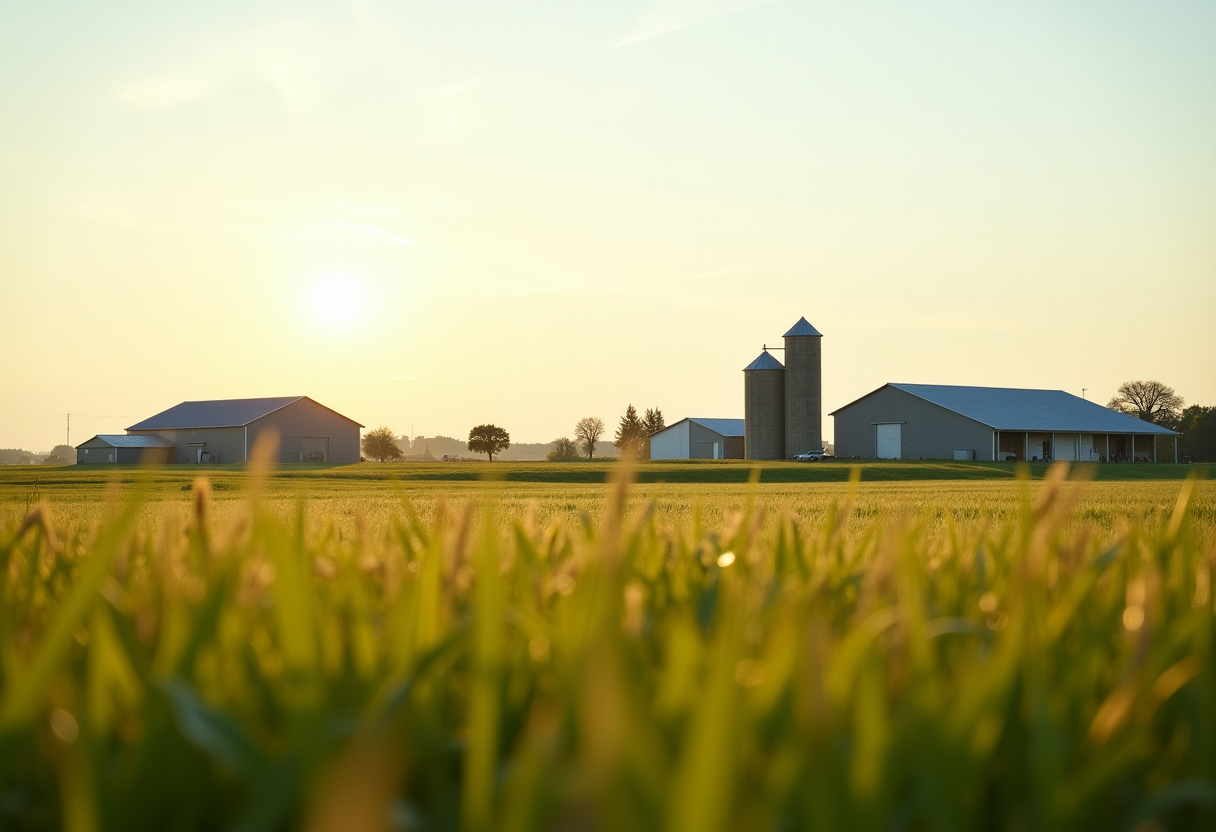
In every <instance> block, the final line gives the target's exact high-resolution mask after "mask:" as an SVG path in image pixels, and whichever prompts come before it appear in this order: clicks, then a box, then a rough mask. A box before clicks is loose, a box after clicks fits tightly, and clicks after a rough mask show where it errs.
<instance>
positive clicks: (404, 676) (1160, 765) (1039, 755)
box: [0, 466, 1216, 832]
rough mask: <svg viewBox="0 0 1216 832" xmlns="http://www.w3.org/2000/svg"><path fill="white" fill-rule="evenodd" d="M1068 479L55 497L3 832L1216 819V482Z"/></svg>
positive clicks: (38, 555)
mask: <svg viewBox="0 0 1216 832" xmlns="http://www.w3.org/2000/svg"><path fill="white" fill-rule="evenodd" d="M1065 472H1066V468H1065V467H1063V466H1058V467H1056V468H1053V469H1052V471H1051V473H1050V474H1049V475H1048V476H1047V478H1046V479H1045V480H1044V481H1043V482H1040V483H1035V484H1031V483H1028V482H1022V483H1017V482H1011V483H1000V484H999V485H1000V486H1001V488H1002V489H1003V490H1001V491H1000V492H999V494H1000V499H999V500H995V501H994V500H990V499H986V498H985V497H984V495H983V493H981V492H976V491H957V492H952V491H951V489H950V488H949V486H951V485H952V484H949V483H946V484H943V485H942V486H941V487H942V488H943V489H944V491H943V493H944V494H946V496H945V497H942V498H941V500H940V501H939V502H935V500H934V499H933V498H932V497H929V498H926V496H925V495H924V493H923V490H919V489H918V490H916V491H912V490H909V489H905V490H903V491H901V490H900V489H901V488H903V484H892V485H891V486H890V487H889V489H890V490H888V491H886V492H882V493H876V492H874V491H867V490H866V489H865V488H864V487H860V486H858V485H857V484H856V483H854V485H853V486H852V487H851V488H850V489H849V490H848V492H847V493H845V492H843V491H842V490H841V488H840V487H839V486H836V487H835V489H834V490H833V491H831V492H827V491H824V492H818V493H816V494H815V496H814V498H813V501H812V503H813V505H812V504H808V505H803V506H801V508H800V504H799V503H797V501H796V500H797V498H798V496H799V494H804V493H805V491H798V492H794V491H791V492H789V493H788V494H787V495H786V496H785V497H783V496H782V494H784V493H785V492H781V491H773V490H772V489H774V488H780V486H767V487H766V486H760V487H755V488H751V489H749V488H747V487H746V486H725V485H724V486H720V487H721V488H724V489H733V490H728V491H724V492H722V495H719V497H720V499H719V498H715V497H713V494H714V492H708V493H709V494H710V498H709V499H704V500H702V499H698V500H694V501H687V500H686V501H685V502H683V503H681V504H680V505H679V507H678V510H674V511H673V510H665V509H664V502H663V501H664V499H665V495H666V496H668V497H670V496H671V495H672V494H673V493H674V492H668V491H665V490H664V489H665V488H669V486H662V485H646V486H633V487H632V490H631V488H630V487H629V486H627V485H626V484H625V483H623V482H621V483H618V484H617V485H615V486H612V487H605V486H594V487H592V486H589V487H588V488H589V489H590V490H588V492H587V493H586V494H581V495H580V494H579V493H576V492H577V490H576V489H571V488H569V487H567V488H566V489H565V490H564V492H563V493H562V494H558V493H557V492H553V491H545V492H543V493H544V494H545V495H546V497H545V499H543V500H540V501H538V502H537V503H536V504H535V505H533V506H532V507H531V508H529V507H527V503H528V502H529V500H530V498H529V495H528V492H527V491H526V489H525V490H522V491H521V490H520V489H521V488H523V487H524V485H523V484H510V485H504V487H503V488H502V489H498V488H493V487H490V486H486V487H482V488H478V489H471V490H470V491H469V492H468V493H467V494H466V495H465V496H466V497H467V499H460V498H459V494H458V498H457V500H456V501H455V502H448V501H446V500H443V499H439V498H435V497H434V496H433V495H430V494H426V495H422V494H420V493H418V492H411V491H409V490H408V489H407V490H405V491H400V490H392V491H391V493H386V494H384V495H382V496H381V497H379V498H377V500H376V501H374V506H375V510H374V511H373V510H372V505H373V504H363V505H362V506H361V505H360V504H359V503H358V500H361V499H366V495H364V496H362V497H361V496H360V495H359V494H357V493H352V494H348V495H342V496H333V497H332V500H334V501H338V502H326V500H327V499H329V498H325V499H316V498H317V497H318V495H316V494H314V493H312V492H296V493H295V494H294V495H293V494H292V493H290V492H286V493H285V492H284V491H283V490H282V489H279V490H277V491H276V490H275V488H274V487H273V483H267V482H266V481H264V480H259V479H258V478H256V477H254V478H253V479H252V480H250V481H249V485H250V489H251V490H250V491H249V492H248V493H246V492H245V491H244V490H241V491H240V492H239V493H236V492H230V493H228V494H224V493H223V491H222V490H221V491H218V492H214V493H213V491H212V488H211V486H210V485H209V484H208V483H207V482H206V481H200V482H199V483H198V484H197V485H196V486H195V487H194V490H193V492H191V493H190V496H191V498H192V502H191V503H190V505H191V508H190V510H189V511H188V512H185V513H178V512H176V511H173V510H169V509H166V508H164V507H163V506H162V507H159V508H157V507H155V506H156V504H157V502H158V499H159V500H160V501H162V502H163V500H164V496H165V495H164V494H163V493H158V491H157V485H156V483H154V482H149V483H146V484H144V485H142V486H141V485H140V484H139V483H134V484H131V485H128V486H126V487H125V489H124V490H123V491H122V492H116V493H113V494H111V495H110V497H109V499H108V500H105V499H98V497H99V496H100V495H97V494H94V495H93V497H92V499H91V501H89V502H88V505H84V504H81V505H77V504H73V503H72V501H71V500H68V499H64V500H54V501H53V502H54V505H53V506H48V505H47V503H45V502H41V501H39V497H40V496H41V495H40V494H39V493H38V492H37V491H31V492H29V494H28V497H27V500H26V502H27V503H28V504H29V505H28V508H27V506H26V505H21V506H20V510H18V508H17V506H16V502H15V501H14V500H12V499H9V500H8V501H7V502H6V503H5V509H6V510H5V512H4V514H2V515H0V581H2V583H0V828H3V829H31V830H35V829H36V830H41V829H48V830H49V829H61V828H62V829H68V830H94V829H106V830H109V829H114V830H144V829H147V830H161V829H183V830H185V829H200V830H202V829H223V828H230V829H241V830H275V829H287V828H303V829H317V830H322V829H347V830H364V829H367V830H371V829H403V830H406V829H417V830H456V829H464V830H475V831H476V830H488V829H506V830H512V829H517V830H531V829H561V830H583V829H586V830H637V829H672V830H682V829H687V830H697V832H702V831H703V830H704V831H705V832H712V831H713V830H726V829H749V830H751V829H760V830H767V829H823V830H900V829H909V830H922V829H923V830H978V829H984V830H1023V829H1024V830H1032V829H1033V830H1056V829H1059V830H1070V832H1071V830H1086V829H1095V830H1097V829H1101V830H1119V829H1127V830H1136V829H1140V830H1150V829H1168V830H1172V829H1179V830H1182V829H1188V830H1189V829H1211V828H1216V652H1214V651H1216V647H1214V645H1213V636H1214V635H1216V614H1214V606H1213V598H1212V592H1211V584H1212V573H1213V570H1214V569H1216V542H1214V541H1216V516H1214V515H1213V512H1212V499H1211V491H1210V489H1209V488H1206V487H1204V486H1196V485H1195V484H1193V483H1186V484H1182V483H1172V484H1168V485H1163V484H1159V487H1160V488H1164V489H1165V490H1166V491H1168V492H1169V493H1168V499H1166V500H1165V502H1163V499H1165V498H1163V496H1162V494H1159V493H1157V492H1153V493H1152V496H1151V497H1150V498H1149V499H1147V500H1144V499H1141V500H1140V501H1139V502H1137V501H1135V500H1133V501H1131V503H1129V504H1120V503H1119V502H1118V492H1115V491H1109V492H1103V491H1102V488H1103V487H1109V486H1110V484H1108V483H1096V484H1083V483H1076V482H1068V481H1066V480H1065ZM221 482H222V481H221ZM218 484H219V483H218V482H217V485H218ZM935 487H936V486H935ZM1123 487H1124V488H1131V487H1132V486H1129V485H1127V484H1124V486H1123ZM1134 487H1135V488H1147V487H1149V486H1148V485H1139V484H1137V485H1136V486H1134ZM542 488H544V487H543V486H542ZM549 488H551V487H549ZM706 488H708V486H706ZM764 488H768V489H769V490H768V491H765V490H763V489H764ZM801 488H802V489H805V488H806V487H805V486H802V487H801ZM1095 491H1097V492H1098V498H1097V499H1095V497H1094V494H1095ZM128 492H133V493H128ZM141 492H142V493H141ZM698 493H700V494H702V495H704V494H705V493H707V492H704V491H700V492H698ZM901 494H902V496H901ZM959 494H963V495H964V497H963V498H960V497H959ZM486 495H495V496H496V497H497V498H498V499H496V500H489V499H484V498H485V497H486ZM631 495H632V498H631ZM966 495H970V496H966ZM183 496H185V495H183ZM533 496H535V494H534V495H533ZM914 496H915V497H916V498H917V500H919V502H915V505H912V503H913V500H912V497H914ZM650 499H653V500H655V502H654V503H652V502H650ZM340 501H353V502H350V503H349V504H348V503H341V504H342V505H344V506H346V507H345V508H344V509H343V510H342V512H341V517H335V514H336V513H337V512H335V506H336V505H338V504H339V502H340ZM512 501H516V503H520V502H522V503H523V505H518V504H514V503H512ZM546 501H547V502H546ZM563 501H564V502H563ZM968 501H969V502H968ZM419 504H421V507H420V506H419ZM542 505H544V506H546V507H545V508H542V507H541V506H542ZM935 505H936V506H937V509H934V506H935ZM90 506H91V510H90ZM150 506H153V508H152V509H151V510H150ZM220 508H222V511H217V509H220ZM584 508H589V509H590V512H586V511H583V509H584ZM64 513H68V514H71V515H72V517H71V519H64V518H63V516H62V515H63V514H64ZM215 514H219V515H220V516H218V517H217V516H212V515H215Z"/></svg>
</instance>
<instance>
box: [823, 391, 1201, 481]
mask: <svg viewBox="0 0 1216 832" xmlns="http://www.w3.org/2000/svg"><path fill="white" fill-rule="evenodd" d="M831 415H832V416H833V417H835V419H836V437H835V443H836V455H837V456H855V457H864V458H878V459H980V460H1002V461H1007V460H1032V461H1033V460H1072V461H1092V462H1107V461H1113V462H1122V461H1136V462H1155V461H1157V437H1173V438H1174V441H1173V442H1172V443H1171V445H1172V453H1171V457H1172V458H1173V459H1174V460H1175V461H1176V460H1177V457H1178V444H1177V437H1178V434H1176V433H1175V432H1174V431H1172V430H1168V429H1166V428H1163V427H1161V426H1159V425H1154V424H1152V423H1150V422H1144V421H1141V420H1140V419H1137V418H1136V417H1134V416H1128V415H1126V414H1123V413H1119V412H1117V411H1114V410H1110V409H1108V408H1105V407H1103V406H1101V405H1099V404H1095V403H1094V402H1091V401H1086V400H1085V399H1082V398H1079V397H1077V396H1074V395H1072V394H1070V393H1065V392H1064V391H1063V390H1019V389H1011V388H1004V387H955V386H950V385H945V384H886V385H883V386H882V387H880V388H878V389H877V390H875V391H873V392H872V393H868V394H867V395H865V396H862V397H861V398H860V399H857V400H856V401H854V402H851V403H849V404H846V405H845V406H844V407H841V408H839V409H838V410H836V411H834V412H833V413H832V414H831Z"/></svg>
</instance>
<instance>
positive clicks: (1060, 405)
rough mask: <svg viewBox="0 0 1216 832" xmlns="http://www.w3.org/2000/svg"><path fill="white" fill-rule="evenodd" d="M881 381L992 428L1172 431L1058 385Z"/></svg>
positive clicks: (1167, 434) (1086, 431) (1108, 431)
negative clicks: (1031, 386)
mask: <svg viewBox="0 0 1216 832" xmlns="http://www.w3.org/2000/svg"><path fill="white" fill-rule="evenodd" d="M887 386H888V387H894V388H895V389H897V390H902V391H904V392H905V393H910V394H911V395H913V396H916V397H918V398H921V399H924V400H925V401H927V402H932V403H933V404H935V405H938V406H939V407H944V408H946V409H947V410H952V411H954V412H955V413H958V414H960V415H962V416H966V417H967V418H968V419H974V420H975V421H977V422H980V423H982V424H985V425H987V426H988V427H991V428H995V429H996V430H1023V431H1026V430H1029V431H1044V432H1046V431H1056V432H1061V433H1140V434H1157V435H1160V436H1174V435H1176V434H1175V432H1174V431H1172V430H1170V429H1169V428H1163V427H1161V426H1160V425H1154V424H1153V423H1151V422H1145V421H1143V420H1141V419H1137V418H1136V417H1135V416H1129V415H1127V414H1126V413H1120V412H1119V411H1117V410H1111V409H1110V408H1107V407H1103V406H1102V405H1100V404H1097V403H1096V402H1091V401H1087V400H1085V399H1082V398H1080V397H1078V396H1074V395H1072V394H1071V393H1065V392H1064V391H1063V390H1021V389H1017V388H1010V387H956V386H953V385H948V384H895V383H892V384H888V385H887ZM836 412H839V411H836Z"/></svg>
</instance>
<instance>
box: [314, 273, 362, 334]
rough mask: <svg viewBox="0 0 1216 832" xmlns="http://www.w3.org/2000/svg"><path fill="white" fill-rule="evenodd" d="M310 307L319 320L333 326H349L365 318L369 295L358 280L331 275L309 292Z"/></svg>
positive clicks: (315, 317)
mask: <svg viewBox="0 0 1216 832" xmlns="http://www.w3.org/2000/svg"><path fill="white" fill-rule="evenodd" d="M308 307H309V309H310V310H311V312H312V316H313V318H314V319H315V320H316V321H317V322H319V323H321V324H324V325H326V326H331V327H348V326H352V325H354V324H356V323H358V322H359V321H361V320H362V319H363V317H364V311H365V309H366V307H367V296H366V292H365V291H364V289H363V285H362V284H361V283H359V282H358V281H356V280H352V279H351V278H349V277H331V278H327V279H325V280H321V281H319V282H317V284H316V285H314V286H313V288H312V291H310V292H309V293H308Z"/></svg>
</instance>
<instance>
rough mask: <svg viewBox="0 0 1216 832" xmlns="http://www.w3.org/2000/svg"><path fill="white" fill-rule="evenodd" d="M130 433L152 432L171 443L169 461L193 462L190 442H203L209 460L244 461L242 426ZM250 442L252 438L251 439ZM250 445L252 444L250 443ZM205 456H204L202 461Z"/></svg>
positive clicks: (143, 432)
mask: <svg viewBox="0 0 1216 832" xmlns="http://www.w3.org/2000/svg"><path fill="white" fill-rule="evenodd" d="M127 432H128V433H131V434H152V435H155V436H160V437H163V438H164V439H167V440H169V441H170V442H172V443H173V454H172V458H171V459H170V461H171V462H178V463H193V462H194V461H195V459H196V458H197V457H196V455H195V450H194V448H191V447H189V446H188V443H191V442H205V443H206V447H204V448H203V450H204V451H205V452H206V453H209V454H211V460H210V461H211V462H212V463H215V462H220V463H233V462H244V461H245V433H244V429H243V428H193V429H188V430H138V431H136V430H132V431H127ZM251 442H252V440H251ZM250 447H252V444H251V445H250ZM206 461H207V458H206V457H204V462H206Z"/></svg>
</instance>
